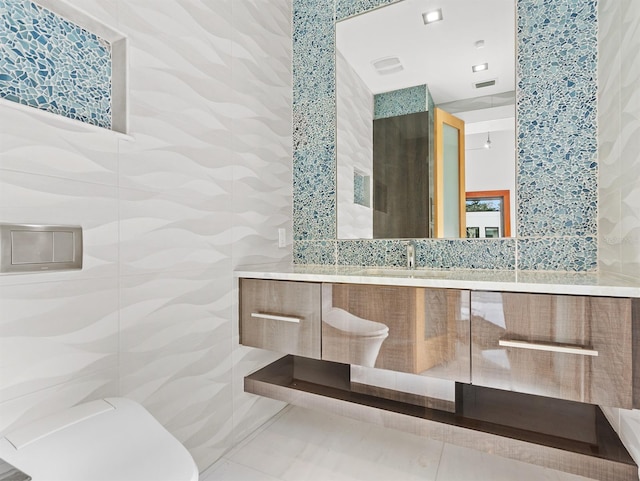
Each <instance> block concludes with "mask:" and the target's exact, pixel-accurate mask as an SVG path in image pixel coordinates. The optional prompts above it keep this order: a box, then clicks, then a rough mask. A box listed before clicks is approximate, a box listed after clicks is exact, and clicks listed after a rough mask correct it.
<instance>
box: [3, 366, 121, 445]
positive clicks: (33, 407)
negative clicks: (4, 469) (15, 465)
mask: <svg viewBox="0 0 640 481" xmlns="http://www.w3.org/2000/svg"><path fill="white" fill-rule="evenodd" d="M118 395H119V393H118V370H117V369H116V368H114V369H107V370H105V371H101V372H98V373H95V374H90V375H88V376H85V377H78V378H74V379H72V380H71V381H69V382H65V383H62V384H58V385H56V386H53V387H50V388H48V389H43V390H40V391H34V392H32V393H30V394H28V395H26V396H21V397H19V398H16V399H13V400H11V401H5V402H3V403H0V433H6V432H9V431H11V430H13V429H17V428H19V427H20V426H24V425H25V424H28V423H30V422H32V421H35V420H36V419H39V418H42V417H44V416H48V415H50V414H54V413H56V412H59V411H62V410H64V409H67V408H70V407H72V406H75V405H76V404H80V403H83V402H86V401H92V400H94V399H100V398H105V397H113V396H118Z"/></svg>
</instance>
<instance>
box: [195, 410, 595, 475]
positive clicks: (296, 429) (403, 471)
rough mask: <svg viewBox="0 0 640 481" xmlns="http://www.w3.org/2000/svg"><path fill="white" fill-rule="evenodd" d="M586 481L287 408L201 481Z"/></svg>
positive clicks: (389, 430)
mask: <svg viewBox="0 0 640 481" xmlns="http://www.w3.org/2000/svg"><path fill="white" fill-rule="evenodd" d="M302 480H304V481H333V480H336V481H338V480H339V481H376V480H380V481H387V480H393V481H396V480H397V481H413V480H416V481H417V480H420V481H485V480H487V481H591V480H588V478H584V477H582V476H575V475H571V474H567V473H562V472H559V471H554V470H551V469H546V468H542V467H539V466H534V465H530V464H526V463H522V462H519V461H513V460H510V459H506V458H501V457H498V456H493V455H490V454H485V453H481V452H479V451H474V450H472V449H467V448H461V447H458V446H453V445H450V444H445V443H442V442H439V441H433V440H430V439H425V438H421V437H419V436H415V435H413V434H408V433H404V432H400V431H396V430H393V429H387V428H383V427H380V426H376V425H371V424H366V423H362V422H359V421H354V420H352V419H348V418H344V417H341V416H336V415H329V414H326V413H321V412H317V411H312V410H309V409H304V408H300V407H293V406H289V407H287V408H286V409H285V410H283V411H282V412H281V413H280V414H279V415H278V416H276V417H275V418H274V419H272V420H271V421H269V422H268V423H267V424H265V425H264V426H262V427H261V428H260V429H259V430H257V431H256V432H254V433H253V434H252V435H251V436H249V437H248V438H247V439H245V440H244V441H243V442H242V443H241V444H240V445H238V446H237V447H236V448H234V449H233V450H232V451H231V452H229V453H228V454H227V455H226V456H224V457H223V458H222V459H220V460H219V461H218V462H217V463H216V464H214V465H213V466H212V467H211V468H209V469H208V470H207V471H205V472H204V473H203V474H202V475H201V476H200V481H302Z"/></svg>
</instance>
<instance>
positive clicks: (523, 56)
mask: <svg viewBox="0 0 640 481" xmlns="http://www.w3.org/2000/svg"><path fill="white" fill-rule="evenodd" d="M517 12H518V19H517V31H518V38H519V41H518V61H517V78H518V85H517V112H518V139H517V142H518V146H517V150H518V157H519V163H518V195H519V198H520V201H519V204H518V227H517V229H518V235H520V236H523V237H528V236H567V235H568V236H575V235H578V236H585V235H594V234H595V233H596V232H597V177H598V170H597V169H598V163H597V110H596V96H597V66H598V65H597V59H598V50H597V29H598V24H597V4H596V0H581V1H575V0H557V1H553V2H550V1H543V2H541V1H539V0H519V1H518V2H517Z"/></svg>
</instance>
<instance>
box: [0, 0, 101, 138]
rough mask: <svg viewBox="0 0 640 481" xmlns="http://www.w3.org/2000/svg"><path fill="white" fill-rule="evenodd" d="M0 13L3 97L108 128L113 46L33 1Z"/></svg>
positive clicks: (10, 1)
mask: <svg viewBox="0 0 640 481" xmlns="http://www.w3.org/2000/svg"><path fill="white" fill-rule="evenodd" d="M0 12H2V14H1V15H0V97H2V98H4V99H6V100H10V101H12V102H16V103H19V104H22V105H28V106H30V107H34V108H37V109H39V110H45V111H47V112H51V113H54V114H57V115H61V116H64V117H67V118H70V119H74V120H79V121H81V122H84V123H87V124H90V125H96V126H99V127H103V128H106V129H110V128H111V125H112V116H111V100H112V90H111V74H112V58H111V53H112V52H111V44H110V43H109V42H108V41H106V40H104V39H102V38H100V37H98V36H97V35H95V34H93V33H91V32H89V31H87V30H85V29H84V28H82V27H80V26H78V25H76V24H75V23H73V22H71V21H69V20H67V19H65V18H63V17H61V16H59V15H57V14H56V13H54V12H52V11H50V10H48V9H46V8H44V7H41V6H40V5H37V4H36V3H33V2H31V1H29V0H0Z"/></svg>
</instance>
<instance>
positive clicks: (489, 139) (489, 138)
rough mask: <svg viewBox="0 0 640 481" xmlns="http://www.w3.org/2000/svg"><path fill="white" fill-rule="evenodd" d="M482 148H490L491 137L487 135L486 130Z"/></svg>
mask: <svg viewBox="0 0 640 481" xmlns="http://www.w3.org/2000/svg"><path fill="white" fill-rule="evenodd" d="M484 148H485V149H490V148H491V137H490V136H489V132H487V140H486V142H485V143H484Z"/></svg>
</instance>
